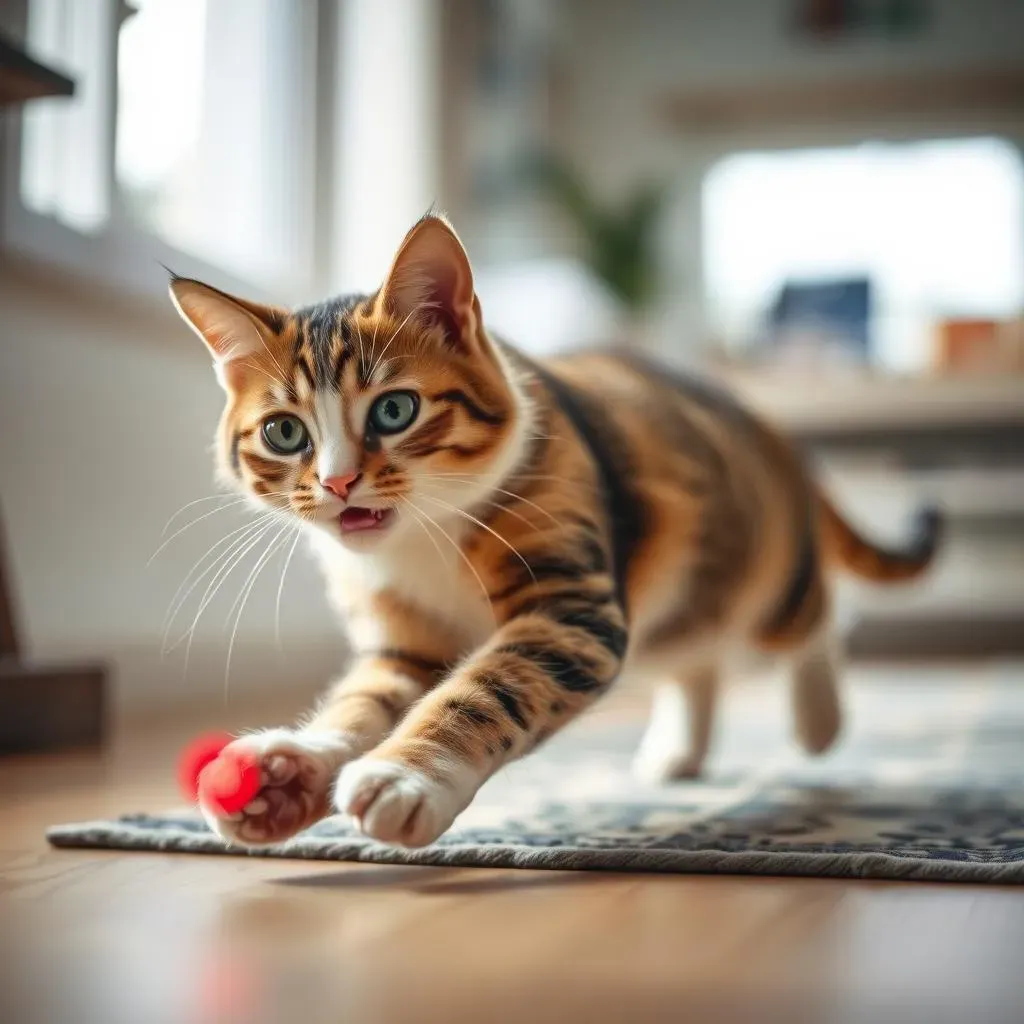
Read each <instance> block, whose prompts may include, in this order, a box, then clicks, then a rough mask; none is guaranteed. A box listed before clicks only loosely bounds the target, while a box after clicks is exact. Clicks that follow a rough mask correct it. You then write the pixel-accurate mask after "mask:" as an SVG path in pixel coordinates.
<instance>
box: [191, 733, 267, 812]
mask: <svg viewBox="0 0 1024 1024" xmlns="http://www.w3.org/2000/svg"><path fill="white" fill-rule="evenodd" d="M231 742H233V737H231V736H229V735H228V734H227V733H208V734H206V735H205V736H200V737H198V738H197V739H195V740H193V741H192V742H191V743H190V744H189V745H188V746H187V747H186V748H185V750H184V751H183V752H182V755H181V758H180V759H179V761H178V784H179V785H180V786H181V790H182V792H183V793H184V794H185V796H186V798H187V799H189V800H198V799H199V796H200V794H202V798H203V803H205V804H207V805H209V806H211V807H213V808H214V809H215V810H218V811H220V812H221V813H222V814H237V813H238V812H239V811H241V810H242V809H243V808H244V807H245V805H246V804H248V803H249V802H250V801H251V800H252V799H253V797H255V796H256V794H257V793H258V792H259V791H260V766H259V764H258V763H257V761H256V759H255V758H254V757H253V756H252V755H251V754H246V753H244V752H233V751H228V752H225V749H224V748H225V747H227V746H228V744H230V743H231Z"/></svg>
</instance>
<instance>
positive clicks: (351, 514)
mask: <svg viewBox="0 0 1024 1024" xmlns="http://www.w3.org/2000/svg"><path fill="white" fill-rule="evenodd" d="M387 513H388V510H387V509H385V508H378V509H373V508H359V507H358V506H352V507H351V508H347V509H345V511H344V512H342V513H341V516H340V521H341V528H342V530H343V531H344V532H345V533H349V532H351V531H354V530H376V529H377V528H378V527H380V526H381V525H383V523H384V520H385V518H386V517H387Z"/></svg>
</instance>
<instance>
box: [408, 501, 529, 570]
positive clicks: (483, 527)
mask: <svg viewBox="0 0 1024 1024" xmlns="http://www.w3.org/2000/svg"><path fill="white" fill-rule="evenodd" d="M423 497H424V498H426V500H427V501H432V502H433V503H434V504H435V505H440V506H441V507H442V508H447V509H449V510H450V511H452V512H455V513H457V514H458V515H460V516H462V517H463V518H465V519H468V520H469V521H470V522H471V523H476V525H477V526H479V527H480V529H481V530H486V531H487V532H488V533H489V534H490V535H491V536H492V537H495V538H497V539H498V540H499V541H501V543H502V544H504V545H505V547H507V548H508V549H509V551H511V552H512V554H514V555H515V556H516V558H518V559H519V561H520V562H522V563H523V565H524V566H526V571H527V572H528V573H529V574H530V579H532V580H533V582H534V583H536V582H537V577H536V576H534V575H533V568H532V567H531V565H530V563H529V562H528V561H527V560H526V559H525V558H524V557H523V556H522V555H521V554H520V553H519V551H518V550H517V549H516V548H514V547H513V546H512V545H511V544H510V543H509V542H508V541H507V540H506V539H505V538H504V537H502V535H501V534H500V533H498V532H497V531H496V530H492V529H491V528H490V527H489V526H488V525H487V524H486V523H484V522H481V521H480V520H479V519H477V518H476V516H471V515H470V514H469V513H468V512H465V511H463V509H461V508H456V506H455V505H450V504H449V503H448V502H446V501H441V500H440V499H439V498H431V497H430V496H429V495H426V494H424V495H423Z"/></svg>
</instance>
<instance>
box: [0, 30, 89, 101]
mask: <svg viewBox="0 0 1024 1024" xmlns="http://www.w3.org/2000/svg"><path fill="white" fill-rule="evenodd" d="M74 91H75V83H74V82H73V81H72V80H71V79H70V78H68V77H67V76H66V75H62V74H61V73H60V72H59V71H55V70H54V69H53V68H48V67H47V66H46V65H45V64H40V63H39V61H37V60H33V59H32V58H31V57H30V56H29V55H28V54H27V53H26V52H25V51H24V50H23V49H21V47H19V46H17V45H15V44H14V43H13V42H11V40H9V39H5V38H4V37H3V36H0V104H2V105H3V106H7V105H8V104H12V103H25V102H26V101H27V100H34V99H41V98H42V97H44V96H72V95H73V94H74Z"/></svg>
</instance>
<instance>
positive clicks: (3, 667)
mask: <svg viewBox="0 0 1024 1024" xmlns="http://www.w3.org/2000/svg"><path fill="white" fill-rule="evenodd" d="M74 91H75V83H74V82H73V81H72V80H71V79H70V78H68V77H66V76H65V75H62V74H60V73H59V72H57V71H55V70H53V69H52V68H48V67H46V66H45V65H43V64H40V63H39V62H38V61H36V60H33V59H32V58H31V57H30V56H29V55H28V54H27V53H25V52H24V50H22V49H21V48H20V47H19V46H17V45H15V44H14V43H12V42H11V41H10V40H9V39H4V38H2V37H0V106H3V107H10V106H11V105H14V104H20V103H24V102H26V101H27V100H32V99H39V98H40V97H43V96H71V95H72V94H73V93H74ZM106 683H107V671H106V669H105V667H104V666H103V665H100V664H85V663H83V664H72V665H36V664H31V663H29V662H27V661H26V660H25V657H24V651H23V650H22V647H21V644H20V642H19V636H18V621H17V614H16V612H15V599H14V588H13V583H12V581H11V574H10V570H9V569H8V567H7V561H6V550H5V536H4V531H3V516H2V510H0V754H11V753H15V752H24V751H38V750H52V749H56V748H61V747H72V746H82V745H96V744H99V743H101V742H102V739H103V735H104V719H105V717H106V716H105V701H104V695H105V691H106Z"/></svg>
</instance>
